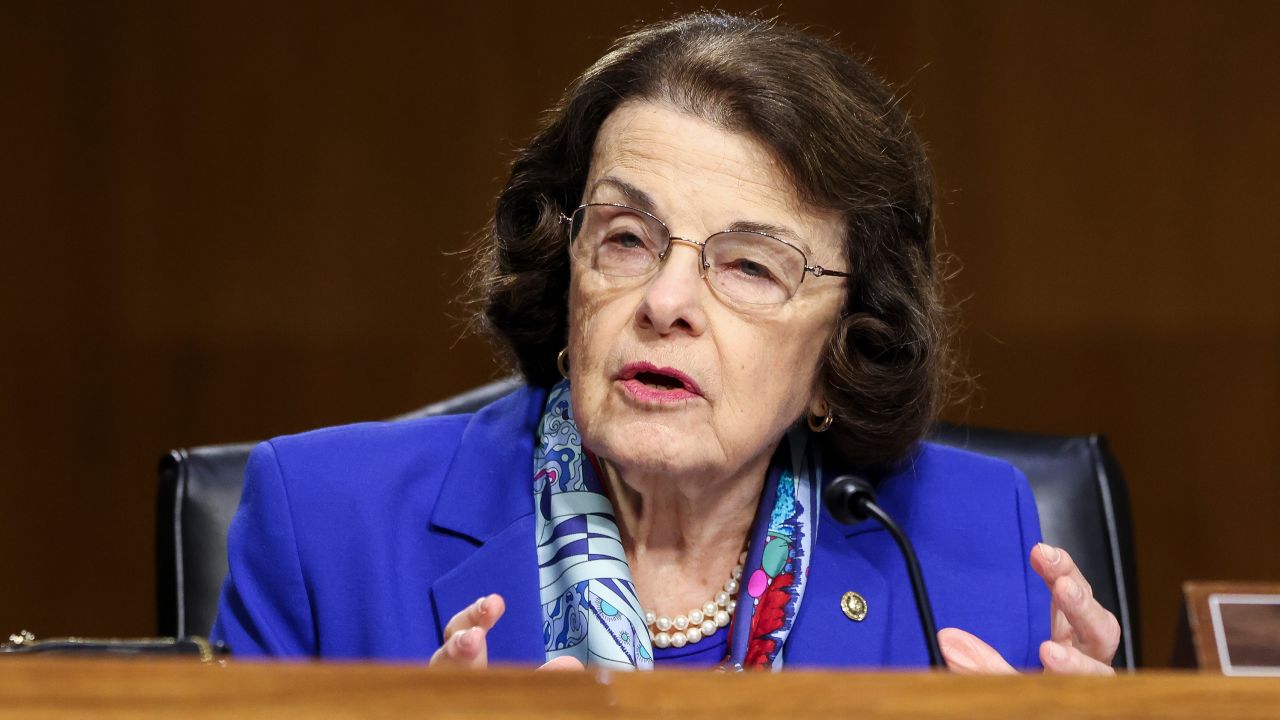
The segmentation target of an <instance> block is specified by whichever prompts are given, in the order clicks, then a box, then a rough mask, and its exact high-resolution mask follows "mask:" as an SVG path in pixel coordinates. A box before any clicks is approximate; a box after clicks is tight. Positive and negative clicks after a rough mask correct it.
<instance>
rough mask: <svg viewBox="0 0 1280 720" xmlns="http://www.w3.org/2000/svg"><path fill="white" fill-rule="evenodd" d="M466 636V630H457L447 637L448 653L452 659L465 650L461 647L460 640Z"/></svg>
mask: <svg viewBox="0 0 1280 720" xmlns="http://www.w3.org/2000/svg"><path fill="white" fill-rule="evenodd" d="M466 634H467V631H466V630H459V631H458V632H456V633H454V634H453V635H451V636H450V637H449V643H448V645H449V650H448V652H449V654H450V655H452V656H453V657H457V656H458V653H459V652H460V651H462V650H465V648H464V647H463V646H462V638H463V637H465V636H466Z"/></svg>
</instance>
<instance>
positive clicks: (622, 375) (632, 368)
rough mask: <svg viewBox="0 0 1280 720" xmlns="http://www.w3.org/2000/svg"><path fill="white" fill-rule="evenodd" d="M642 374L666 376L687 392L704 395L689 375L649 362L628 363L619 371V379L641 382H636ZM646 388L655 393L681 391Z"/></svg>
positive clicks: (676, 389)
mask: <svg viewBox="0 0 1280 720" xmlns="http://www.w3.org/2000/svg"><path fill="white" fill-rule="evenodd" d="M640 373H652V374H654V375H665V376H667V377H669V378H671V379H673V380H675V381H677V382H679V383H680V384H681V385H683V386H684V390H685V391H686V392H688V393H692V394H694V395H698V396H701V395H702V388H700V387H698V383H696V382H694V380H693V378H691V377H689V376H688V375H685V374H684V373H682V372H680V371H679V370H677V369H675V368H673V367H658V366H657V365H654V364H653V363H648V362H633V363H627V364H626V365H623V366H622V369H621V370H619V371H618V376H617V379H618V380H621V381H623V382H627V381H635V382H639V381H636V376H637V375H639V374H640ZM639 384H640V385H644V383H639ZM644 386H645V387H649V388H651V389H653V390H654V391H655V392H677V391H678V390H679V388H675V389H671V390H665V389H658V388H652V387H651V386H648V385H644Z"/></svg>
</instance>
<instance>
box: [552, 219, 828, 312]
mask: <svg viewBox="0 0 1280 720" xmlns="http://www.w3.org/2000/svg"><path fill="white" fill-rule="evenodd" d="M590 207H612V208H621V209H623V210H629V211H631V212H634V213H638V214H640V215H644V216H645V217H647V218H649V219H651V220H653V221H654V222H656V223H658V224H659V225H661V226H662V229H663V230H665V231H666V233H667V246H666V247H665V248H663V250H662V252H660V253H658V262H657V263H655V264H654V266H653V267H652V268H650V269H649V270H648V271H646V272H644V273H641V274H639V275H608V277H644V276H645V275H647V274H649V273H651V272H653V271H654V270H656V269H657V268H659V267H661V265H662V263H663V262H665V261H666V259H667V255H668V254H669V253H670V252H671V244H672V243H674V242H677V241H678V242H682V243H684V244H686V245H692V246H694V247H696V248H698V259H699V263H698V275H699V276H700V277H701V278H702V279H703V280H706V279H707V270H709V269H710V268H711V265H710V264H709V263H708V262H707V243H708V242H710V241H711V238H713V237H715V236H717V235H755V236H758V237H762V238H768V239H770V240H774V241H777V242H780V243H782V244H783V245H786V246H787V247H789V248H791V249H792V250H795V251H796V252H798V253H800V259H801V262H802V263H803V265H804V272H802V273H800V282H799V283H797V284H796V289H795V290H794V291H793V292H792V293H791V295H789V296H788V297H787V299H786V300H783V301H782V302H780V303H776V304H774V305H773V306H774V307H777V306H780V305H785V304H786V303H788V302H790V301H791V298H793V297H795V296H796V293H798V292H800V286H801V285H804V278H805V276H806V275H813V276H814V277H826V276H831V277H843V278H847V277H853V275H852V274H850V273H849V272H846V271H843V270H829V269H827V268H824V267H823V266H821V265H810V264H809V256H808V255H807V254H805V251H804V250H801V249H800V248H799V247H797V246H796V244H795V243H791V242H788V241H786V240H783V239H782V238H780V237H777V236H774V235H770V234H768V233H762V232H756V231H754V230H720V231H717V232H713V233H711V234H710V235H708V236H707V237H706V238H705V239H703V241H702V242H698V241H697V240H690V239H689V238H683V237H680V236H679V235H673V234H672V233H671V228H670V227H669V226H668V225H667V224H666V223H665V222H663V221H662V220H661V219H659V218H658V216H657V215H654V214H653V213H651V212H649V211H647V210H641V209H640V208H637V207H632V206H630V205H625V204H623V203H583V204H581V205H579V206H578V207H576V208H574V209H573V212H572V213H570V214H569V215H565V214H564V213H563V212H561V213H560V222H561V223H562V224H564V225H566V226H567V230H566V232H567V233H572V232H573V216H574V215H577V214H578V213H579V212H580V211H584V210H586V209H587V208H590ZM574 242H575V238H574V237H573V236H572V235H569V244H570V245H572V244H573V243H574ZM570 254H572V250H571V251H570ZM596 272H600V271H599V270H597V271H596ZM601 274H602V275H607V273H601ZM743 302H746V301H743ZM765 306H766V307H767V306H768V304H766V305H765Z"/></svg>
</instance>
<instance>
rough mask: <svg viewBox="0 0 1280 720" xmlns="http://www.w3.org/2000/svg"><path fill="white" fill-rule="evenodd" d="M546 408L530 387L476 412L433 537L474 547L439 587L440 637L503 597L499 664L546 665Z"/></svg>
mask: <svg viewBox="0 0 1280 720" xmlns="http://www.w3.org/2000/svg"><path fill="white" fill-rule="evenodd" d="M545 402H546V393H545V391H543V390H541V389H539V388H533V387H524V388H521V389H519V390H517V391H516V392H515V393H513V394H511V395H509V396H507V397H505V398H503V399H501V400H499V401H497V402H495V403H494V404H492V405H490V406H488V407H487V408H484V409H483V410H481V411H480V412H478V413H476V415H475V416H474V417H473V418H472V419H471V421H470V423H468V425H467V428H466V430H464V431H463V435H462V439H461V441H460V442H459V443H458V450H457V453H456V454H455V456H454V459H453V462H452V463H451V464H450V466H449V469H448V471H447V472H446V474H445V477H444V480H443V482H442V485H441V490H440V497H439V499H438V500H437V501H436V505H435V510H434V512H433V514H432V517H431V528H430V529H431V531H433V532H443V533H447V534H451V535H455V536H462V537H464V538H466V539H468V540H470V541H471V542H472V543H474V549H473V550H472V551H471V552H469V553H464V554H462V555H461V556H460V557H459V558H458V559H457V560H456V563H455V564H454V566H453V568H452V569H451V570H448V571H447V572H445V573H444V574H442V575H441V576H440V577H438V578H437V579H436V580H435V582H434V583H432V586H431V600H432V603H433V605H434V610H435V619H436V632H437V633H438V634H439V636H440V640H441V642H443V640H444V637H443V635H444V627H445V625H446V624H447V623H448V622H449V618H451V617H453V616H454V615H455V614H457V613H458V611H460V610H462V609H463V608H465V607H466V606H468V605H470V604H471V603H473V602H475V601H476V599H477V598H479V597H482V596H484V595H487V594H489V593H498V594H500V595H502V597H503V600H505V601H506V606H507V609H506V612H505V613H504V614H503V617H502V619H500V620H499V621H498V623H497V625H495V626H494V628H493V630H492V631H490V633H489V635H488V650H489V659H490V661H493V662H519V663H535V664H541V663H542V662H543V661H544V660H545V650H544V647H545V646H544V644H543V642H542V607H541V604H540V601H539V597H538V558H537V552H536V541H535V538H534V518H533V510H534V505H533V441H534V433H535V430H536V428H537V423H538V420H539V419H540V418H541V417H542V409H543V406H544V404H545Z"/></svg>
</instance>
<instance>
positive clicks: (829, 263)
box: [569, 102, 848, 490]
mask: <svg viewBox="0 0 1280 720" xmlns="http://www.w3.org/2000/svg"><path fill="white" fill-rule="evenodd" d="M582 202H584V203H588V202H590V203H621V204H625V205H629V206H631V207H639V208H640V209H643V210H647V211H649V212H651V213H652V214H653V215H654V216H656V217H657V218H658V219H660V220H662V221H663V222H664V223H666V225H667V227H668V228H669V229H670V232H671V234H672V235H675V236H677V237H681V238H688V239H691V240H694V241H697V242H701V241H703V240H705V239H706V238H707V237H708V236H709V235H711V234H712V233H716V232H718V231H721V230H725V229H729V228H731V227H735V226H738V227H741V226H749V227H765V228H770V234H773V235H777V236H779V237H783V238H784V239H787V240H788V241H790V242H792V243H793V244H795V245H797V246H798V247H800V248H802V249H803V250H804V252H805V254H806V255H807V257H808V261H809V264H810V265H822V266H824V267H827V268H833V269H841V270H843V269H845V268H847V267H848V263H847V261H846V258H845V256H844V251H843V242H842V236H843V223H842V222H841V220H840V218H839V216H838V215H837V214H835V213H829V212H819V211H816V210H813V209H811V208H807V207H805V206H804V205H803V204H802V203H801V201H800V199H799V198H798V197H797V195H796V193H795V191H794V189H793V188H792V187H791V184H790V183H789V181H788V180H787V179H786V177H785V176H784V174H783V172H782V171H781V169H780V168H779V167H778V166H777V163H776V162H775V161H774V160H773V159H772V157H771V156H770V154H769V152H768V151H767V150H766V149H765V148H764V146H762V145H761V144H759V143H758V142H756V141H755V140H753V139H751V138H749V137H747V136H745V135H741V134H736V133H732V132H726V131H725V130H723V129H721V128H719V127H717V126H715V125H713V124H711V123H708V122H707V121H705V120H702V119H699V118H697V117H694V116H692V115H688V114H685V113H682V112H680V111H677V110H674V109H672V108H671V107H670V106H668V105H665V104H659V103H651V102H628V103H625V104H623V105H621V106H620V107H619V108H618V109H617V110H615V111H614V112H613V114H611V115H610V116H609V117H608V118H607V119H606V120H605V122H604V125H603V126H602V127H601V129H600V134H599V136H598V137H597V139H596V143H595V148H594V152H593V155H592V160H591V171H590V174H589V176H588V178H587V184H586V187H585V190H584V195H583V200H582ZM646 204H647V205H648V206H647V207H646V206H645V205H646ZM699 264H700V260H699V251H698V249H697V248H696V247H694V246H692V245H688V244H685V243H681V242H674V243H672V245H671V249H670V251H669V254H668V256H667V258H666V259H665V260H664V261H663V262H661V264H660V265H659V266H658V267H657V269H656V270H654V271H653V272H651V273H649V274H647V275H643V276H640V277H611V276H606V275H603V274H601V273H599V272H597V271H596V270H594V269H593V268H591V267H589V266H587V265H586V264H584V263H582V262H579V261H575V262H574V263H573V265H572V284H571V290H570V296H569V321H570V322H569V328H570V330H569V333H570V337H569V363H570V377H571V379H572V392H573V404H574V411H575V414H576V416H577V421H578V425H579V428H580V430H581V432H582V437H583V444H584V445H585V446H586V447H588V448H590V449H591V450H592V451H594V452H595V453H597V454H598V455H600V456H602V457H604V458H605V459H606V460H608V461H610V462H611V463H612V464H613V465H614V466H615V467H616V468H618V469H619V470H620V471H621V472H622V473H623V476H624V477H629V476H636V475H641V476H643V475H650V474H652V473H661V474H663V475H664V476H672V475H674V476H677V477H679V476H690V475H695V474H696V475H697V476H698V477H700V478H706V479H707V480H710V479H712V478H727V477H729V476H733V477H741V476H743V474H744V473H756V472H759V473H763V469H764V467H765V466H766V465H767V463H768V460H769V457H770V455H771V454H772V452H773V449H774V448H775V447H776V445H777V443H778V441H779V440H780V438H781V437H782V435H783V433H785V432H786V430H787V428H788V427H789V426H790V425H791V424H792V423H793V422H795V421H796V419H797V418H799V417H800V416H801V415H802V414H803V413H805V412H806V411H807V410H808V409H809V408H811V407H816V404H817V402H818V401H819V400H820V396H819V395H818V394H817V393H818V392H819V390H818V388H817V387H816V383H815V377H816V374H817V369H818V363H819V359H820V357H821V354H822V352H823V350H824V348H825V344H826V341H827V338H828V336H829V334H830V332H831V331H832V328H833V326H834V324H835V321H836V319H837V316H838V314H839V311H840V307H841V304H842V300H843V297H844V292H845V281H844V280H843V279H840V278H836V277H830V276H828V277H822V278H815V277H813V276H811V275H810V276H807V277H806V279H805V281H804V282H803V283H801V284H800V286H799V289H798V290H797V292H796V293H795V295H794V296H792V297H791V298H790V300H788V301H786V302H785V303H783V304H781V305H776V306H752V305H743V304H740V303H734V302H732V301H730V300H728V299H726V298H725V297H724V296H723V294H722V293H717V292H716V291H715V290H713V289H712V287H711V286H710V285H709V284H708V283H707V282H704V280H703V279H702V278H701V277H700V276H699ZM637 489H641V490H643V488H637Z"/></svg>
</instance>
